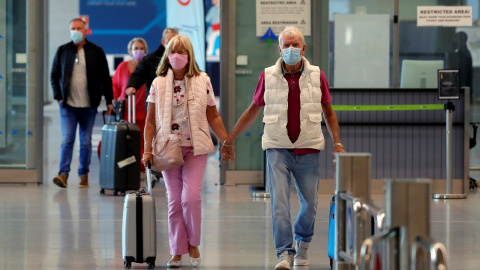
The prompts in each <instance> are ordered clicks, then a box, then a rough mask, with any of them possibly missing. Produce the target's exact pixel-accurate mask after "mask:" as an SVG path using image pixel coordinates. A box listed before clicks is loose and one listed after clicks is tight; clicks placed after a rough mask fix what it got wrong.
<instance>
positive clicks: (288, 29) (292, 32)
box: [278, 26, 305, 47]
mask: <svg viewBox="0 0 480 270" xmlns="http://www.w3.org/2000/svg"><path fill="white" fill-rule="evenodd" d="M283 35H288V36H290V37H300V38H301V39H302V46H303V45H305V37H304V36H303V34H302V31H300V29H298V28H297V27H295V26H285V29H283V31H282V32H281V33H280V35H279V36H278V45H279V46H280V47H282V45H283Z"/></svg>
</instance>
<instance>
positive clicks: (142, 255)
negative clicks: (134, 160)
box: [122, 164, 157, 269]
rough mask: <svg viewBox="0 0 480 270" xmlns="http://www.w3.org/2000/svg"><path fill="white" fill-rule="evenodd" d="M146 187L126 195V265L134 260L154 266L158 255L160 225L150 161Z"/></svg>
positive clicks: (123, 254) (123, 234)
mask: <svg viewBox="0 0 480 270" xmlns="http://www.w3.org/2000/svg"><path fill="white" fill-rule="evenodd" d="M146 172H147V187H146V188H142V189H140V190H139V191H137V192H132V193H130V194H127V195H126V196H125V202H124V208H123V221H122V257H123V262H124V265H125V267H126V268H127V269H130V267H132V262H135V263H147V264H148V268H150V269H153V268H154V267H155V259H156V256H157V229H156V218H155V200H154V199H153V197H152V196H151V194H152V193H151V189H152V176H151V171H150V164H148V166H147V168H146Z"/></svg>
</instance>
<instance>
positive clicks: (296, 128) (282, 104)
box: [221, 26, 345, 270]
mask: <svg viewBox="0 0 480 270" xmlns="http://www.w3.org/2000/svg"><path fill="white" fill-rule="evenodd" d="M305 47H306V45H305V39H304V37H303V34H302V32H300V30H299V29H298V28H296V27H292V26H287V27H286V28H285V30H283V32H282V33H280V35H279V47H278V48H279V51H280V58H279V59H278V61H277V63H276V64H275V65H273V66H271V67H268V68H266V69H265V71H264V72H262V73H261V74H260V78H259V81H258V85H257V88H256V91H255V94H254V96H253V102H252V103H251V104H250V106H249V107H248V108H247V110H246V111H245V112H244V113H243V115H242V116H241V117H240V119H239V120H238V122H237V124H236V125H235V127H234V129H233V131H232V133H231V134H230V136H229V137H228V138H227V139H226V140H225V141H224V142H223V147H222V148H221V153H222V159H223V160H224V161H225V160H227V159H232V160H233V159H234V158H235V154H234V150H233V148H232V147H230V146H232V145H233V143H234V140H235V138H237V137H238V136H239V135H240V134H242V133H243V132H245V131H246V130H247V128H248V127H249V126H250V125H251V124H252V123H253V122H254V121H255V119H256V118H257V116H258V114H259V113H260V111H261V110H262V108H264V116H263V122H264V124H265V126H264V134H263V137H262V148H263V149H264V150H266V155H267V161H266V163H267V164H266V166H267V175H268V184H269V187H270V195H271V207H272V227H273V241H274V244H275V248H276V250H277V257H278V258H279V263H278V264H277V265H276V266H275V269H276V270H281V269H282V270H289V269H291V268H292V265H308V264H309V262H308V255H307V251H308V246H309V243H310V242H311V241H312V238H313V233H314V225H315V216H316V213H317V201H318V185H319V180H320V170H321V168H320V150H322V149H324V144H325V141H324V138H323V134H322V126H321V121H322V112H323V116H324V119H325V123H326V125H327V128H328V131H329V132H330V136H331V138H332V140H333V148H334V152H345V151H344V150H343V145H342V143H341V140H340V129H339V126H338V121H337V117H336V114H335V112H334V111H333V109H332V106H331V105H330V102H331V96H330V91H329V88H328V82H327V79H326V77H325V75H324V74H323V72H321V71H320V68H319V67H317V66H313V65H311V64H310V63H309V62H308V60H307V59H306V58H305V57H303V55H304V54H305ZM292 178H293V179H294V181H295V186H296V188H297V194H298V197H299V199H300V204H301V206H300V211H299V213H298V216H297V219H296V221H295V224H294V226H293V232H294V238H295V242H296V244H295V245H294V244H293V239H292V224H291V218H290V192H291V180H292Z"/></svg>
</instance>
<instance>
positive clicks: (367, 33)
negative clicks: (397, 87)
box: [328, 0, 394, 88]
mask: <svg viewBox="0 0 480 270" xmlns="http://www.w3.org/2000/svg"><path fill="white" fill-rule="evenodd" d="M329 3H330V10H329V21H330V22H329V24H330V44H329V48H330V53H329V58H330V61H329V64H330V67H329V69H330V73H329V78H328V79H329V83H330V87H336V88H368V87H371V88H388V87H390V86H391V81H392V80H391V73H392V70H391V63H392V48H391V43H392V42H391V41H392V33H393V31H392V18H393V13H394V1H393V0H392V1H384V0H364V1H352V0H330V2H329ZM373 29H375V30H373Z"/></svg>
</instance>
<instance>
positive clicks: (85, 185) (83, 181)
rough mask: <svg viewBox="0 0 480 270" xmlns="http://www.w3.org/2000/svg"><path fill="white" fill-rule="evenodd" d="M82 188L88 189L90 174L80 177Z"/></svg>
mask: <svg viewBox="0 0 480 270" xmlns="http://www.w3.org/2000/svg"><path fill="white" fill-rule="evenodd" d="M79 186H80V187H81V188H88V174H84V175H82V176H80V184H79Z"/></svg>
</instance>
